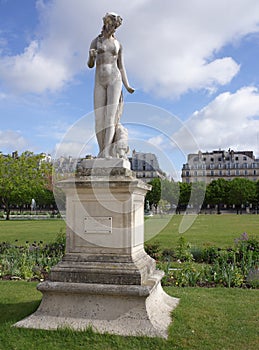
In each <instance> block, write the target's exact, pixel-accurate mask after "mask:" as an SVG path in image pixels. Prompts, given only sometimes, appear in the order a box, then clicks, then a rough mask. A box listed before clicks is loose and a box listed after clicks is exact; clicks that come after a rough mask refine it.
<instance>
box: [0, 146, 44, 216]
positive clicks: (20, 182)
mask: <svg viewBox="0 0 259 350" xmlns="http://www.w3.org/2000/svg"><path fill="white" fill-rule="evenodd" d="M42 158H43V157H42V155H34V154H33V153H32V152H28V151H27V152H24V153H22V154H21V155H20V156H18V155H16V156H11V155H7V156H6V155H3V154H0V201H1V203H2V205H3V206H4V208H5V210H6V214H7V216H6V219H7V220H9V217H10V210H11V207H12V206H21V205H23V204H26V203H27V204H29V203H31V200H32V198H34V199H35V200H36V201H37V199H40V198H42V196H44V195H46V194H47V193H48V191H51V189H50V188H49V187H50V174H51V165H50V164H48V163H45V162H43V161H42Z"/></svg>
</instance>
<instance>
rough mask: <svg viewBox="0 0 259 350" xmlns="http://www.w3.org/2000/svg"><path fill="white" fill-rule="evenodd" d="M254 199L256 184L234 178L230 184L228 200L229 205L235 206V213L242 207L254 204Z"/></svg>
mask: <svg viewBox="0 0 259 350" xmlns="http://www.w3.org/2000/svg"><path fill="white" fill-rule="evenodd" d="M255 199H256V184H255V182H253V181H251V180H248V179H242V178H236V179H234V180H232V181H231V182H230V191H229V200H230V203H232V204H235V206H236V208H237V213H238V211H239V210H240V212H241V208H242V205H246V204H248V203H251V202H254V201H255Z"/></svg>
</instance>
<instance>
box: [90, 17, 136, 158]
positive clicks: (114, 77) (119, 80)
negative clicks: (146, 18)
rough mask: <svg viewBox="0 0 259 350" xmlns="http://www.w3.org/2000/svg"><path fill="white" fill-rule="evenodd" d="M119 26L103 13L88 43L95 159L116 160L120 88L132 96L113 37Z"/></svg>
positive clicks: (114, 20) (119, 49)
mask: <svg viewBox="0 0 259 350" xmlns="http://www.w3.org/2000/svg"><path fill="white" fill-rule="evenodd" d="M121 23H122V18H121V17H120V16H119V15H117V14H115V13H112V12H111V13H107V14H106V15H105V16H104V17H103V28H102V32H101V34H100V35H99V36H98V37H97V38H95V39H94V40H93V41H92V43H91V46H90V50H89V59H88V63H87V64H88V67H89V68H93V67H94V65H95V64H96V71H95V87H94V109H95V132H96V138H97V142H98V145H99V154H98V158H112V157H116V155H115V154H114V151H113V142H114V140H115V133H116V126H117V125H118V124H119V119H120V116H121V114H122V104H123V102H122V84H123V85H124V86H125V88H126V89H127V91H128V92H129V93H133V92H134V89H133V88H132V87H130V85H129V82H128V78H127V74H126V71H125V68H124V63H123V54H122V46H121V44H120V43H119V41H118V40H117V39H116V38H115V36H114V33H115V30H116V29H117V28H118V27H119V26H120V25H121Z"/></svg>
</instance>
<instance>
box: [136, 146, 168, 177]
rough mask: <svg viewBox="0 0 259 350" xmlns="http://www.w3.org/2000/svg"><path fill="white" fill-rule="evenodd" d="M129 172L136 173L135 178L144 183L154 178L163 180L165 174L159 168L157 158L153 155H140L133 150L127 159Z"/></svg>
mask: <svg viewBox="0 0 259 350" xmlns="http://www.w3.org/2000/svg"><path fill="white" fill-rule="evenodd" d="M129 161H130V163H131V170H133V171H134V172H135V173H136V176H137V178H141V180H143V181H144V182H150V181H151V180H153V179H154V178H160V179H165V177H166V176H165V173H164V172H163V171H162V170H161V169H160V168H159V164H158V160H157V157H156V155H155V154H154V153H142V152H136V151H135V150H133V152H132V157H130V158H129Z"/></svg>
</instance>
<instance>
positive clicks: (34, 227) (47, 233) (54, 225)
mask: <svg viewBox="0 0 259 350" xmlns="http://www.w3.org/2000/svg"><path fill="white" fill-rule="evenodd" d="M61 229H63V230H65V222H64V221H63V220H61V219H55V220H47V219H44V220H10V221H3V220H1V221H0V242H4V241H8V242H10V243H14V242H15V240H18V242H17V244H19V245H23V244H24V243H25V242H26V241H29V242H33V241H37V242H39V241H43V242H44V243H49V242H51V241H53V240H54V239H55V237H56V235H57V233H58V232H59V231H60V230H61Z"/></svg>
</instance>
